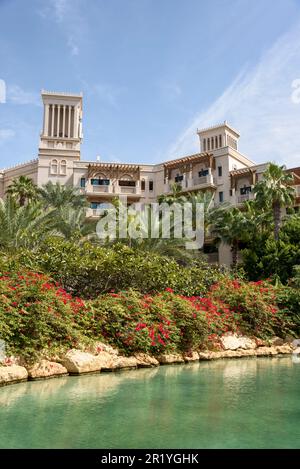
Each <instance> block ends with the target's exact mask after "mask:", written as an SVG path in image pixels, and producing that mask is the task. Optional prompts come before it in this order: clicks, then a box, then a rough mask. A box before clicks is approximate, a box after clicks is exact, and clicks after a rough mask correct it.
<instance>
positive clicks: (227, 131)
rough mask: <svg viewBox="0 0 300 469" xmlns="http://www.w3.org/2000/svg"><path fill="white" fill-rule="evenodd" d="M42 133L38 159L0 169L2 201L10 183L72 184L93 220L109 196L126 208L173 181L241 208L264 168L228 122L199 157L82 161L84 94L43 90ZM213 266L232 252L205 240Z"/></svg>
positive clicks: (209, 136) (202, 140) (204, 142)
mask: <svg viewBox="0 0 300 469" xmlns="http://www.w3.org/2000/svg"><path fill="white" fill-rule="evenodd" d="M42 100H43V104H44V119H43V130H42V132H41V134H40V141H39V150H38V157H37V158H36V159H33V160H32V161H29V162H27V163H23V164H19V165H16V166H14V167H12V168H7V169H3V170H0V197H1V198H3V197H4V196H5V192H6V190H7V188H8V186H9V185H10V184H11V182H12V180H13V179H14V178H18V177H19V176H21V175H26V176H28V177H30V178H31V179H32V180H33V181H34V182H35V183H36V184H37V185H38V186H42V185H44V184H46V183H47V182H48V181H52V182H53V183H56V182H59V183H60V184H70V185H72V186H74V187H78V188H80V190H81V191H82V192H83V193H84V194H85V195H86V197H87V199H88V201H89V206H90V208H89V209H88V211H87V216H88V217H92V218H94V217H97V216H98V213H99V208H102V207H105V204H107V202H109V201H110V200H111V199H112V198H113V197H116V196H118V195H120V194H122V195H126V196H127V200H128V203H133V202H141V203H149V202H154V201H156V199H157V197H158V196H159V195H161V194H168V193H170V192H171V186H172V183H174V182H177V183H179V184H180V185H181V187H182V192H183V193H188V192H198V191H210V192H211V193H212V194H213V196H214V204H215V205H216V204H220V203H222V202H229V203H230V204H232V205H235V206H241V204H242V203H243V202H244V201H245V200H251V199H252V198H253V192H252V189H253V186H254V184H255V183H256V181H258V180H260V178H261V177H262V173H263V172H264V170H265V169H266V163H265V164H258V165H257V164H255V162H253V161H252V160H250V159H249V158H248V157H246V156H245V155H243V154H242V153H240V152H239V150H238V143H239V138H240V135H239V133H238V131H237V130H235V129H234V128H232V127H231V126H230V125H229V124H228V123H227V122H224V123H222V124H220V125H216V126H213V127H209V128H206V129H202V130H198V131H197V134H198V136H199V144H200V145H199V146H200V149H199V153H196V154H193V155H188V156H183V157H180V158H178V159H175V160H172V161H166V162H163V163H161V164H154V165H153V164H121V163H105V162H100V161H90V162H89V161H84V160H81V148H80V147H81V141H82V94H78V95H77V94H68V93H57V92H49V91H42ZM288 171H290V172H291V173H293V175H294V184H295V187H296V191H297V198H296V202H295V204H296V207H299V205H300V167H299V168H291V169H288ZM204 252H207V254H208V258H209V260H210V261H211V262H218V263H219V264H225V265H229V264H230V262H231V255H230V249H229V247H228V246H226V245H223V244H221V245H220V246H219V248H218V250H216V248H214V246H213V244H211V243H209V240H207V242H206V244H205V246H204Z"/></svg>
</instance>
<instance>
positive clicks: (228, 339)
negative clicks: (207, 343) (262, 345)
mask: <svg viewBox="0 0 300 469" xmlns="http://www.w3.org/2000/svg"><path fill="white" fill-rule="evenodd" d="M220 340H221V343H222V345H223V347H224V349H225V350H237V349H246V350H247V349H248V350H253V349H255V348H256V343H255V340H252V339H250V338H249V337H245V336H239V335H237V334H226V335H223V336H222V337H221V339H220Z"/></svg>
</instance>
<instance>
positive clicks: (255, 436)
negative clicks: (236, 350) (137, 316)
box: [0, 357, 300, 448]
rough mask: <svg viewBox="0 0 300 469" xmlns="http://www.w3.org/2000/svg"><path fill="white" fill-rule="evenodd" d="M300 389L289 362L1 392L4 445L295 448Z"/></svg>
mask: <svg viewBox="0 0 300 469" xmlns="http://www.w3.org/2000/svg"><path fill="white" fill-rule="evenodd" d="M299 385H300V367H298V366H295V365H294V364H293V363H292V360H291V358H290V357H288V358H280V359H279V358H272V359H271V358H265V359H264V358H260V359H257V360H256V359H252V358H250V359H247V358H245V359H240V360H239V359H236V360H219V361H215V362H197V363H191V364H188V365H171V366H163V367H160V368H153V369H140V370H134V371H124V372H117V373H100V374H97V375H86V376H81V377H69V378H68V377H63V378H58V379H53V380H46V381H39V382H29V383H23V384H18V385H14V386H8V387H5V388H0V435H1V438H0V447H21V448H26V447H29V448H30V447H47V448H88V447H94V448H97V447H98V448H101V447H102V448H105V447H110V448H120V447H125V448H130V447H133V448H135V447H149V448H151V447H152V448H153V447H157V448H160V447H169V448H171V447H178V448H187V447H190V448H193V447H194V448H208V447H210V448H212V447H251V445H252V447H268V445H269V444H270V441H273V440H272V439H274V442H273V443H272V444H273V445H275V443H276V442H275V439H276V438H277V443H276V444H279V443H280V444H285V445H289V444H290V445H292V444H294V443H293V441H294V440H295V438H296V436H297V438H299V437H300V435H299V431H300V430H299V429H298V428H299V425H298V420H297V419H295V422H294V420H293V419H294V417H293V416H296V417H297V416H298V414H297V409H298V388H299ZM287 416H288V418H287ZM270 428H272V429H273V430H272V431H273V433H272V436H271V437H270ZM274 429H275V430H274ZM286 433H288V435H289V439H287V438H286V437H285V436H284V435H285V434H286ZM291 435H292V436H291ZM270 438H271V440H270ZM278 442H279V443H278ZM273 447H276V446H273Z"/></svg>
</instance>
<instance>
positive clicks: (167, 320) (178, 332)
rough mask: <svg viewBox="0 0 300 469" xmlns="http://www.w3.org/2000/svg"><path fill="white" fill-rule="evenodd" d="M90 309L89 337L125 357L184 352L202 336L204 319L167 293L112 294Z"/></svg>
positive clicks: (169, 290) (180, 300) (190, 305)
mask: <svg viewBox="0 0 300 469" xmlns="http://www.w3.org/2000/svg"><path fill="white" fill-rule="evenodd" d="M92 305H93V311H94V323H93V329H92V330H91V333H92V334H93V336H96V337H97V335H102V336H103V337H104V338H106V340H107V341H109V342H111V343H112V344H115V345H117V346H118V347H119V348H120V349H121V350H123V351H124V352H125V353H128V354H129V353H133V352H146V353H154V354H157V353H162V352H170V351H175V350H179V351H188V350H190V349H191V348H193V347H196V346H197V345H199V343H200V342H201V340H202V338H203V337H204V336H205V335H206V330H207V328H206V322H205V318H204V316H203V315H199V314H198V311H197V309H196V308H195V307H194V306H193V305H192V304H191V303H190V302H189V301H188V300H187V299H185V298H183V297H180V296H179V295H175V294H174V293H173V291H172V290H171V289H167V291H166V292H164V293H162V294H156V295H152V296H151V295H141V294H140V293H137V292H135V291H132V290H129V291H126V292H120V293H113V292H112V293H110V294H107V295H104V296H102V297H99V298H98V299H97V300H94V301H93V302H92Z"/></svg>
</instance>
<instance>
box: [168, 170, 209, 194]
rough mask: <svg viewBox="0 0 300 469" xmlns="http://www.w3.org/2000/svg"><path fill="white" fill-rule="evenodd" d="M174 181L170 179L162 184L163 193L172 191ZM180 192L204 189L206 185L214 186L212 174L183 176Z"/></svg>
mask: <svg viewBox="0 0 300 469" xmlns="http://www.w3.org/2000/svg"><path fill="white" fill-rule="evenodd" d="M174 183H175V180H170V181H169V182H168V183H166V184H165V186H164V192H165V193H171V192H172V185H173V184H174ZM178 184H180V185H181V190H182V192H189V191H191V190H197V189H205V188H207V187H215V182H214V180H213V176H212V174H207V176H198V177H194V178H190V177H187V178H184V179H183V180H182V181H181V182H180V183H178Z"/></svg>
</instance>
